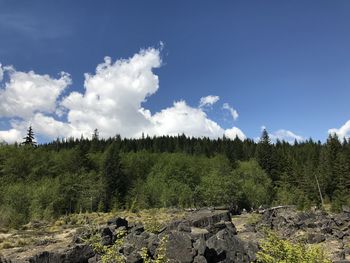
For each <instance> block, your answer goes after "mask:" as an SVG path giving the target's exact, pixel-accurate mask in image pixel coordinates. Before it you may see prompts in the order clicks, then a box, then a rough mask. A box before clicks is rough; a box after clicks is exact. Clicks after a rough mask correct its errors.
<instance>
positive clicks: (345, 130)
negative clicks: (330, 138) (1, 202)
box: [328, 120, 350, 140]
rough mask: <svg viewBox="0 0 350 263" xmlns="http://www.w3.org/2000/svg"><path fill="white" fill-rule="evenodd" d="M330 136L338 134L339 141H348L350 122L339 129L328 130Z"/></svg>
mask: <svg viewBox="0 0 350 263" xmlns="http://www.w3.org/2000/svg"><path fill="white" fill-rule="evenodd" d="M328 133H329V134H336V135H337V136H338V137H339V139H341V140H342V139H344V138H345V139H347V138H349V137H350V120H348V121H347V122H345V123H344V124H343V125H342V126H341V127H340V128H339V129H337V128H332V129H329V130H328Z"/></svg>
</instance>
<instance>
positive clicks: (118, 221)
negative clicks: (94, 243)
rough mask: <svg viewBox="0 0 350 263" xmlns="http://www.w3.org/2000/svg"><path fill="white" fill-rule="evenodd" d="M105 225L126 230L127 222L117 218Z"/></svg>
mask: <svg viewBox="0 0 350 263" xmlns="http://www.w3.org/2000/svg"><path fill="white" fill-rule="evenodd" d="M107 225H114V226H116V228H118V227H121V226H125V227H126V228H127V227H128V221H127V220H126V219H124V218H121V217H117V218H113V219H110V220H108V221H107Z"/></svg>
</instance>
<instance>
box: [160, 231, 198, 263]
mask: <svg viewBox="0 0 350 263" xmlns="http://www.w3.org/2000/svg"><path fill="white" fill-rule="evenodd" d="M195 255H196V251H195V250H194V248H193V247H192V241H191V237H190V235H189V234H187V233H184V232H178V231H171V232H170V233H169V236H168V241H167V243H166V256H167V258H169V259H172V260H175V261H177V262H181V263H190V262H192V261H193V258H194V256H195Z"/></svg>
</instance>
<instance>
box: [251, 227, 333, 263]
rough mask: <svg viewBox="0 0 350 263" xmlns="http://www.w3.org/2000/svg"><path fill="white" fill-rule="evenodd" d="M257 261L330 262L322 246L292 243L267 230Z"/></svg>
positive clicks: (286, 262) (264, 262) (284, 262)
mask: <svg viewBox="0 0 350 263" xmlns="http://www.w3.org/2000/svg"><path fill="white" fill-rule="evenodd" d="M257 261H258V262H259V263H276V262H279V263H331V262H332V261H331V260H329V259H328V258H327V257H326V255H325V252H324V251H323V249H322V247H320V246H317V245H312V246H311V245H306V244H303V243H297V244H294V243H292V242H290V241H287V240H283V239H280V238H279V237H278V236H277V235H276V234H275V233H273V232H267V233H266V239H265V240H264V241H263V242H262V243H261V251H259V252H258V253H257Z"/></svg>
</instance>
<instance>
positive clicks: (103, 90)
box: [0, 48, 245, 142]
mask: <svg viewBox="0 0 350 263" xmlns="http://www.w3.org/2000/svg"><path fill="white" fill-rule="evenodd" d="M161 64H162V61H161V57H160V50H159V49H154V48H149V49H146V50H141V51H140V52H139V53H137V54H135V55H134V56H132V57H131V58H129V59H120V60H117V61H116V62H112V60H111V58H109V57H106V58H105V61H104V62H103V63H101V64H99V65H98V66H97V68H96V72H95V73H94V74H85V82H84V88H85V89H84V91H83V92H82V93H80V92H71V93H70V94H69V95H68V96H67V97H65V98H63V99H62V100H61V101H58V98H59V96H60V94H61V93H62V91H63V90H64V89H65V88H66V87H67V86H68V85H69V84H70V83H71V79H70V78H69V75H68V74H66V73H64V74H62V75H61V77H60V78H59V79H52V78H50V77H49V76H48V75H38V74H35V73H34V72H32V71H31V72H28V73H24V72H17V71H15V70H14V69H11V68H8V69H7V72H8V73H9V79H10V81H9V82H8V83H6V84H5V89H3V90H2V91H1V92H2V93H1V95H2V96H1V98H0V101H1V105H0V117H4V116H5V117H16V118H13V119H12V120H11V122H10V123H11V126H12V129H11V130H10V131H3V132H2V133H1V136H0V138H3V139H4V140H5V141H8V142H13V141H14V140H16V139H21V138H22V134H25V131H26V129H27V127H28V126H29V124H30V125H32V126H33V129H34V131H35V132H36V134H40V135H42V136H45V137H47V138H51V139H54V138H56V137H69V136H73V137H80V136H81V135H83V136H84V137H90V136H91V134H92V132H93V131H94V129H96V128H97V129H99V132H100V136H101V137H105V138H106V137H111V136H115V135H116V134H120V135H121V136H122V137H140V136H141V134H142V133H145V134H149V135H178V134H182V133H184V134H186V135H187V136H195V137H202V136H206V137H210V138H217V137H222V136H223V135H224V134H225V136H226V137H229V138H232V139H234V138H235V137H236V136H238V137H239V138H241V139H245V135H244V133H243V132H242V131H241V130H240V129H239V128H237V127H233V128H231V129H227V130H225V129H223V128H222V127H221V126H220V125H219V124H217V123H216V122H215V121H213V120H211V119H209V118H208V116H207V114H206V113H205V112H204V110H203V109H202V107H204V106H208V105H213V104H214V103H215V102H217V101H218V100H219V97H218V96H212V95H210V96H207V97H203V98H201V101H200V106H199V107H191V106H189V105H188V104H187V103H186V102H185V101H177V102H174V104H173V105H172V106H171V107H168V108H165V109H163V110H161V111H159V112H156V113H154V114H152V113H151V112H150V111H149V110H148V109H145V108H143V107H142V103H143V102H145V101H146V100H147V98H148V97H149V96H151V95H152V94H154V93H155V92H156V91H157V90H158V88H159V80H158V76H157V75H155V74H154V72H153V71H152V70H153V69H154V68H158V67H160V66H161ZM227 105H228V104H227ZM228 107H229V108H228V109H229V110H230V112H231V114H232V117H233V118H237V117H238V114H237V112H236V111H235V110H234V109H233V108H231V107H230V106H229V105H228ZM231 110H232V111H231ZM57 116H58V117H66V119H67V121H60V120H58V119H57ZM19 134H21V136H20V135H19ZM10 135H11V136H12V137H11V136H10Z"/></svg>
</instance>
